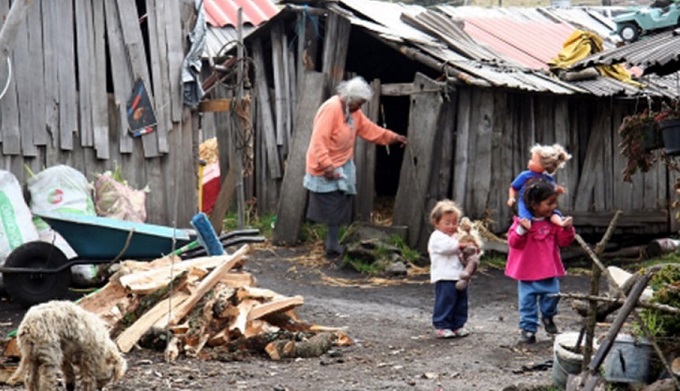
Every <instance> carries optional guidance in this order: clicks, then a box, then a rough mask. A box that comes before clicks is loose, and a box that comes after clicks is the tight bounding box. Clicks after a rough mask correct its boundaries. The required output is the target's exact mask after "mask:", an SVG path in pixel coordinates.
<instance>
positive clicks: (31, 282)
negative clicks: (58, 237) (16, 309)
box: [2, 241, 71, 306]
mask: <svg viewBox="0 0 680 391" xmlns="http://www.w3.org/2000/svg"><path fill="white" fill-rule="evenodd" d="M67 262H68V259H67V258H66V255H64V253H63V252H61V250H59V248H57V247H56V246H53V245H52V244H50V243H47V242H40V241H36V242H28V243H24V244H22V245H21V246H19V247H17V248H15V249H14V250H12V252H11V253H10V254H9V256H8V257H7V259H6V260H5V266H7V267H23V268H36V269H56V268H58V267H59V266H62V265H63V264H65V263H67ZM2 277H3V278H2V279H3V282H4V283H5V289H7V293H9V295H10V296H11V297H12V299H13V300H15V301H17V302H19V303H21V304H24V305H26V306H31V305H33V304H38V303H42V302H45V301H49V300H52V299H62V298H65V297H66V296H67V294H68V288H69V286H70V285H71V268H68V267H67V268H65V269H64V270H61V271H58V272H49V273H46V272H35V273H33V272H6V273H3V276H2Z"/></svg>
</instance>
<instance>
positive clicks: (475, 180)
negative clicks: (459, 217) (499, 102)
mask: <svg viewBox="0 0 680 391" xmlns="http://www.w3.org/2000/svg"><path fill="white" fill-rule="evenodd" d="M472 98H473V99H472V103H473V107H477V108H478V109H477V110H474V111H473V114H472V118H473V121H474V122H472V133H471V137H470V145H471V147H472V148H473V149H472V150H474V151H475V155H474V160H472V161H471V164H470V168H469V170H468V175H470V178H468V195H469V196H470V199H469V200H468V202H467V203H466V210H465V214H466V215H469V216H470V218H475V219H477V218H482V217H484V213H485V212H486V208H487V202H488V197H489V193H490V192H491V182H490V179H491V157H492V149H491V147H492V143H491V142H489V141H490V139H491V135H492V132H493V127H494V124H493V119H494V116H493V111H494V107H493V104H494V102H493V94H492V93H491V92H490V91H487V90H474V91H473V94H472ZM475 113H478V115H475ZM475 119H476V121H475ZM472 135H474V136H472Z"/></svg>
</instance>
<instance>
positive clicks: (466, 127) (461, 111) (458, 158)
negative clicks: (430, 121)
mask: <svg viewBox="0 0 680 391" xmlns="http://www.w3.org/2000/svg"><path fill="white" fill-rule="evenodd" d="M471 111H472V91H471V90H470V89H469V88H461V89H459V90H458V120H457V121H456V122H457V124H456V150H455V154H454V156H455V160H454V165H453V200H454V201H456V202H457V203H458V205H461V206H464V205H465V203H466V201H467V198H466V195H467V179H468V175H467V170H468V165H469V162H470V156H469V154H468V148H469V140H470V112H471Z"/></svg>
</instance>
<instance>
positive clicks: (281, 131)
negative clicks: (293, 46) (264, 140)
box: [269, 22, 288, 156]
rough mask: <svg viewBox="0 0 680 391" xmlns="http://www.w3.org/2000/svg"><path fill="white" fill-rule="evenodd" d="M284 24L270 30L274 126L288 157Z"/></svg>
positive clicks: (277, 24) (280, 144)
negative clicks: (282, 40)
mask: <svg viewBox="0 0 680 391" xmlns="http://www.w3.org/2000/svg"><path fill="white" fill-rule="evenodd" d="M282 23H283V22H278V23H275V24H274V25H273V26H272V27H271V30H270V35H269V37H270V42H271V45H272V52H271V59H272V73H273V75H274V125H275V127H276V145H279V146H283V151H282V153H283V155H284V156H286V154H287V152H288V147H287V145H286V136H287V135H286V126H287V124H286V119H287V118H286V115H285V112H284V99H285V96H286V95H285V90H284V86H283V85H284V81H283V75H284V72H285V70H284V66H283V63H284V61H283V47H282V45H281V37H282V36H284V35H283V25H282Z"/></svg>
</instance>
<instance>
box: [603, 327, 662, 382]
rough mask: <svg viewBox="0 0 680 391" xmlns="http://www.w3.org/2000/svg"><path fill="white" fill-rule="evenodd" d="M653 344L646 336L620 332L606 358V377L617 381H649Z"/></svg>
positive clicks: (610, 380) (611, 380) (609, 380)
mask: <svg viewBox="0 0 680 391" xmlns="http://www.w3.org/2000/svg"><path fill="white" fill-rule="evenodd" d="M651 351H652V345H651V344H650V343H649V341H647V340H646V339H644V338H634V337H632V336H630V335H626V334H620V335H618V336H617V337H616V339H615V340H614V343H613V344H612V348H611V350H610V351H609V353H607V357H605V359H604V378H605V379H606V380H607V381H608V382H616V383H647V374H648V371H649V355H650V353H651Z"/></svg>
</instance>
